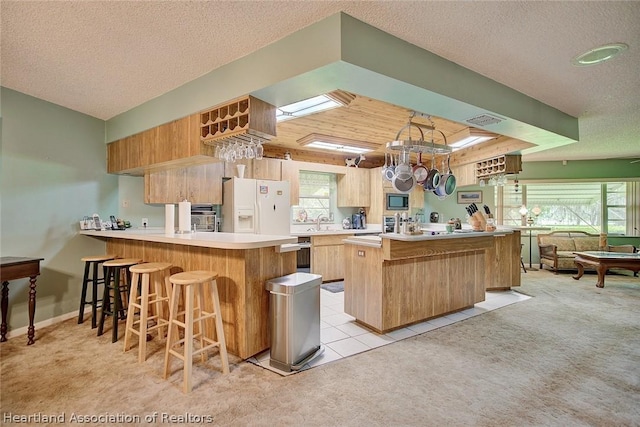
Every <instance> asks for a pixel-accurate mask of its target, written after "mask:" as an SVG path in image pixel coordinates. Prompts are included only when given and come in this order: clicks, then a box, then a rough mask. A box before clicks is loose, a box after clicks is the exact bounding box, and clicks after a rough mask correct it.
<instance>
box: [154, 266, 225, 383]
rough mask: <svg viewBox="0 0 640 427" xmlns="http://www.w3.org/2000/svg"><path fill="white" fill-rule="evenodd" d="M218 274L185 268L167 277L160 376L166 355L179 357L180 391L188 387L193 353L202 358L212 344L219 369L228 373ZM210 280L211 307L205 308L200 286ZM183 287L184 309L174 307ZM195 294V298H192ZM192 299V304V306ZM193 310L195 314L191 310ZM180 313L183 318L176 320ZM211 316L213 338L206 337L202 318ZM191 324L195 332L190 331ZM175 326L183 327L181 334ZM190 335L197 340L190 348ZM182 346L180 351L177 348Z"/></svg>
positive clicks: (166, 364) (166, 362) (165, 361)
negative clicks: (168, 287) (166, 323)
mask: <svg viewBox="0 0 640 427" xmlns="http://www.w3.org/2000/svg"><path fill="white" fill-rule="evenodd" d="M217 277H218V275H217V274H216V273H214V272H212V271H187V272H183V273H178V274H174V275H172V276H171V277H170V278H169V281H170V282H171V283H172V284H173V290H172V293H171V305H170V307H171V308H170V310H169V333H168V335H167V346H166V351H165V355H164V378H165V379H167V377H168V376H169V356H171V355H173V356H175V357H177V358H178V359H180V360H182V361H183V369H184V372H183V391H184V392H185V393H189V392H190V391H191V389H192V383H191V366H192V364H193V356H195V355H198V354H200V355H201V360H202V361H203V362H204V361H205V360H206V352H207V351H208V350H210V349H212V348H214V347H218V348H219V351H220V358H221V362H222V372H223V373H225V374H228V373H229V360H228V357H227V345H226V343H225V339H224V331H223V329H222V317H221V314H220V299H219V297H218V285H217V282H216V279H217ZM207 283H210V284H211V296H212V303H213V311H205V307H204V303H205V299H204V289H203V288H204V286H206V284H207ZM183 290H184V311H180V312H179V311H178V302H179V298H180V295H181V293H182V291H183ZM194 297H195V300H194ZM194 303H195V306H194ZM195 313H197V314H195ZM181 316H183V318H184V322H181V321H180V320H178V317H181ZM210 318H215V332H216V337H217V339H218V340H217V341H215V340H214V339H213V338H212V337H207V336H206V335H207V333H206V332H207V330H206V328H205V325H204V322H203V321H204V320H206V319H210ZM194 326H196V327H197V332H196V333H195V334H194ZM178 327H180V328H183V329H184V338H183V339H179V332H178ZM194 339H195V340H196V341H197V342H198V343H199V346H200V348H199V349H197V350H194V348H193V347H194V344H193V341H194ZM180 346H182V347H183V349H182V352H180V351H178V350H177V348H178V347H180Z"/></svg>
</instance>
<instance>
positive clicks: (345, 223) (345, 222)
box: [342, 218, 351, 230]
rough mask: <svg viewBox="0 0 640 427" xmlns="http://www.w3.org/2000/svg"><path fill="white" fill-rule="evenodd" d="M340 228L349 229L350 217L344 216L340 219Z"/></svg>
mask: <svg viewBox="0 0 640 427" xmlns="http://www.w3.org/2000/svg"><path fill="white" fill-rule="evenodd" d="M342 229H343V230H350V229H351V218H345V219H343V220H342Z"/></svg>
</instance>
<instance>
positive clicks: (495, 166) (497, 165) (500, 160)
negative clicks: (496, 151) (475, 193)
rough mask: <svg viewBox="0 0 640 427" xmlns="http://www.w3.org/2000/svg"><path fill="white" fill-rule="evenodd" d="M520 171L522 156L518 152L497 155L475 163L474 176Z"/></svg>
mask: <svg viewBox="0 0 640 427" xmlns="http://www.w3.org/2000/svg"><path fill="white" fill-rule="evenodd" d="M521 171H522V156H520V155H519V154H514V155H505V156H498V157H494V158H491V159H486V160H481V161H479V162H477V163H476V178H484V177H489V176H494V175H507V174H516V173H518V172H521Z"/></svg>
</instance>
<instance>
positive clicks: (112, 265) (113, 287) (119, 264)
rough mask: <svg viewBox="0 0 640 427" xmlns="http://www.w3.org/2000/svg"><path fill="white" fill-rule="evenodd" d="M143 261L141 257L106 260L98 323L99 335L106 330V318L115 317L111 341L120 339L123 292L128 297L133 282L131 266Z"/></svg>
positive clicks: (123, 313)
mask: <svg viewBox="0 0 640 427" xmlns="http://www.w3.org/2000/svg"><path fill="white" fill-rule="evenodd" d="M140 262H142V260H141V259H140V258H122V259H114V260H111V261H105V263H104V264H103V266H104V268H105V276H104V277H105V280H104V293H103V294H102V311H101V313H100V323H98V336H100V335H102V332H103V330H104V318H105V316H106V315H107V314H108V315H110V316H111V317H112V318H113V327H112V329H111V342H116V341H118V317H120V318H122V319H124V318H125V316H126V315H125V311H124V307H125V305H124V304H123V303H122V299H123V298H122V294H124V296H125V297H126V298H128V295H129V287H130V284H131V273H130V272H129V267H131V266H133V265H136V264H139V263H140ZM109 291H113V306H112V304H111V293H110V292H109Z"/></svg>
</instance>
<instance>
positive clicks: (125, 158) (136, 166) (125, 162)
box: [107, 128, 157, 175]
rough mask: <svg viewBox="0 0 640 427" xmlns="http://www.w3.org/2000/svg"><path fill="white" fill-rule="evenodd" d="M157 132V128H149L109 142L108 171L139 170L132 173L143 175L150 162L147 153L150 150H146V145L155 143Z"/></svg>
mask: <svg viewBox="0 0 640 427" xmlns="http://www.w3.org/2000/svg"><path fill="white" fill-rule="evenodd" d="M156 134H157V129H156V128H154V129H149V130H146V131H144V132H140V133H137V134H135V135H131V136H128V137H126V138H123V139H120V140H118V141H114V142H112V143H111V144H108V145H107V172H108V173H122V172H130V173H131V172H132V171H138V173H132V174H135V175H142V173H141V172H142V168H143V167H144V166H146V165H147V164H148V158H147V157H146V154H147V153H148V152H149V151H148V150H144V147H146V146H149V145H150V144H152V143H153V141H154V140H155V138H156Z"/></svg>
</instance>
